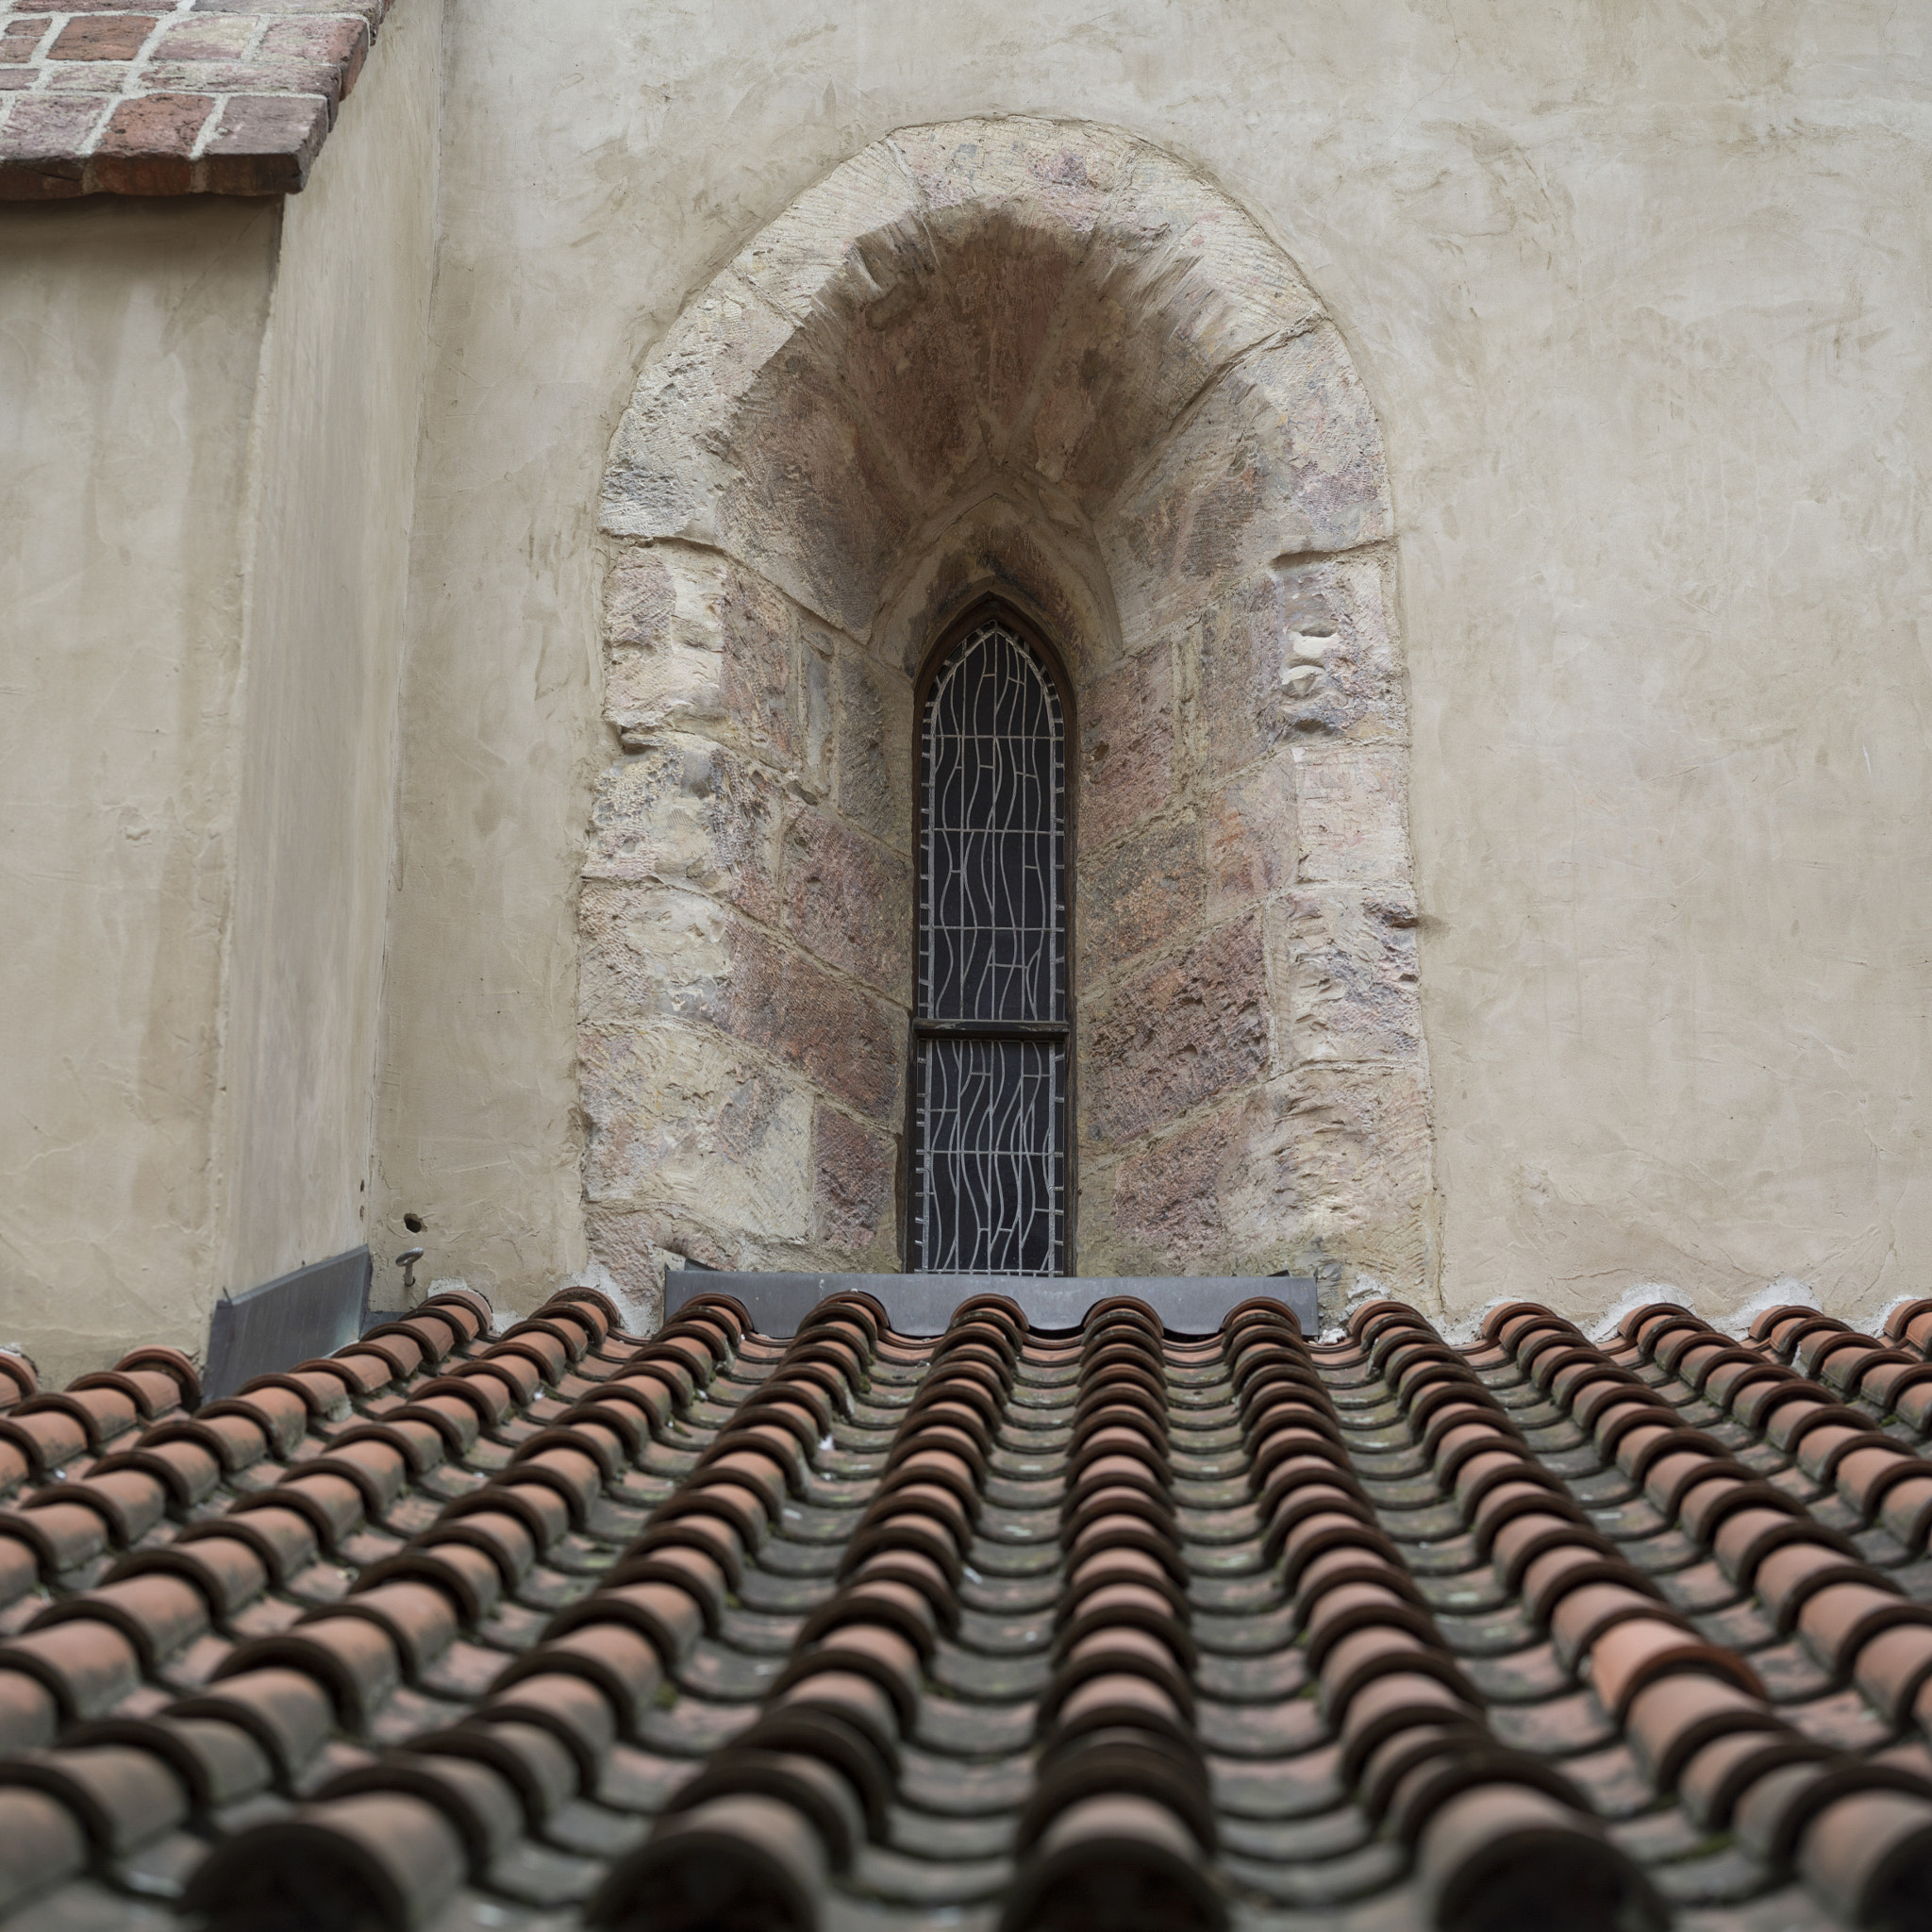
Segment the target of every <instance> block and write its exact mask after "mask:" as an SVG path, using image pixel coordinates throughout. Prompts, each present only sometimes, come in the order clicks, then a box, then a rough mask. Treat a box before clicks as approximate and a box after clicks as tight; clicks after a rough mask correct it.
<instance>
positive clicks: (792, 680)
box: [718, 570, 799, 765]
mask: <svg viewBox="0 0 1932 1932" xmlns="http://www.w3.org/2000/svg"><path fill="white" fill-rule="evenodd" d="M719 618H720V621H721V627H722V632H723V639H724V664H723V667H722V669H721V671H720V673H719V678H718V695H719V698H720V700H721V701H722V703H723V705H724V713H725V716H726V717H727V718H728V719H729V720H730V721H731V723H732V724H734V725H735V726H736V727H737V730H738V733H739V734H740V739H741V742H742V743H743V744H744V745H745V746H746V747H747V748H748V749H751V750H754V751H757V752H760V753H762V754H763V755H764V756H765V757H767V758H770V759H771V760H772V761H773V762H774V763H775V764H780V765H789V764H792V763H795V762H796V760H797V758H798V753H799V731H798V712H797V707H796V705H795V703H794V702H793V694H794V691H795V690H796V686H797V681H798V679H797V674H796V672H795V670H794V669H793V659H794V657H795V647H794V641H793V637H792V622H791V607H790V606H789V605H788V604H787V603H786V602H785V600H784V598H783V597H781V596H780V595H779V594H778V592H777V591H774V590H773V589H772V587H771V586H770V585H769V584H767V583H763V582H761V581H760V580H759V579H758V577H755V576H753V575H751V573H750V572H748V571H741V570H733V571H730V572H727V573H726V575H725V580H724V601H723V602H722V604H721V605H720V607H719Z"/></svg>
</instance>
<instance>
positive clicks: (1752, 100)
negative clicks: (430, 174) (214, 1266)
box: [377, 0, 1932, 1313]
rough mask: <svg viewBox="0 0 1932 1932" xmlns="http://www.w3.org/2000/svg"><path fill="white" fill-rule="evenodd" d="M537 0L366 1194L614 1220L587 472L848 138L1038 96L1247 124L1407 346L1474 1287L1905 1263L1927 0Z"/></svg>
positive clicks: (479, 110) (1857, 1297) (1269, 174)
mask: <svg viewBox="0 0 1932 1932" xmlns="http://www.w3.org/2000/svg"><path fill="white" fill-rule="evenodd" d="M546 22H547V24H546V31H545V33H544V34H543V35H542V36H541V37H539V36H533V35H531V34H530V32H529V31H528V25H527V14H526V10H525V9H524V8H520V7H518V6H515V5H512V4H510V0H475V4H473V5H471V6H469V7H467V8H464V10H463V12H462V14H461V16H460V19H459V20H458V21H457V23H456V24H455V25H454V28H453V32H452V36H451V42H450V58H449V64H448V69H447V75H446V87H447V94H446V101H447V115H446V123H445V125H446V139H445V145H444V150H443V160H442V165H443V199H442V221H443V225H444V242H443V249H442V254H441V267H440V279H439V287H438V294H437V301H436V308H435V322H434V332H435V347H436V363H435V371H434V374H433V376H432V380H431V386H430V392H429V396H428V402H427V412H426V416H425V444H424V462H423V467H422V470H421V473H420V478H419V497H418V508H417V519H418V525H417V527H418V541H417V544H416V547H415V552H414V556H413V560H412V571H413V577H412V585H413V590H412V640H411V658H410V663H409V667H408V674H407V676H408V691H407V701H406V719H407V724H406V732H407V737H406V747H407V758H406V776H405V791H404V797H405V826H406V837H405V842H404V848H403V852H402V857H401V862H400V868H399V874H398V896H397V900H396V905H395V916H394V920H393V924H392V929H391V977H390V1000H389V1006H388V1018H387V1023H386V1045H385V1049H384V1061H383V1093H382V1119H381V1153H380V1170H379V1182H378V1186H377V1196H378V1208H379V1211H380V1212H381V1213H382V1214H383V1215H385V1216H389V1217H399V1216H400V1214H401V1212H402V1211H403V1210H404V1209H406V1208H415V1209H417V1210H419V1211H422V1212H424V1213H425V1214H426V1215H427V1216H428V1217H429V1221H430V1224H431V1241H432V1247H433V1258H436V1259H437V1261H438V1265H446V1266H448V1267H450V1268H451V1269H455V1268H457V1267H460V1268H461V1269H462V1270H463V1272H465V1273H467V1274H469V1275H470V1277H471V1278H472V1279H473V1280H475V1281H477V1282H478V1283H479V1284H482V1285H487V1286H489V1287H491V1289H492V1290H493V1291H503V1292H507V1293H508V1295H509V1296H510V1297H511V1298H513V1299H521V1300H528V1299H530V1298H532V1297H534V1296H535V1295H536V1294H537V1293H539V1292H540V1291H541V1289H542V1288H543V1287H544V1286H545V1285H547V1284H548V1283H549V1282H550V1281H552V1280H553V1279H554V1278H555V1277H556V1276H557V1274H559V1273H561V1272H562V1271H564V1270H566V1269H570V1268H574V1267H575V1266H578V1265H580V1264H581V1262H582V1259H583V1257H584V1247H583V1235H582V1217H581V1210H580V1207H579V1189H580V1169H579V1156H580V1133H579V1123H578V1122H577V1120H576V1118H575V1104H576V1088H575V1054H574V1041H573V1028H572V1020H573V1015H574V1011H575V958H574V934H573V924H574V922H573V921H572V920H571V919H570V918H569V917H567V916H565V908H567V907H568V906H569V904H570V903H571V900H572V896H573V893H574V891H575V885H574V878H575V872H576V869H577V866H578V864H579V861H580V859H581V857H582V853H583V849H584V844H583V841H584V838H585V830H586V826H587V824H588V821H589V807H590V797H591V777H592V774H593V773H594V772H595V771H596V770H597V769H598V768H599V767H600V766H601V765H602V764H603V763H604V762H605V761H606V759H607V758H608V756H609V753H610V750H611V746H610V743H609V739H608V735H607V733H606V730H605V727H604V726H603V725H602V724H600V722H599V719H598V687H599V667H598V651H597V641H598V609H597V603H598V590H599V585H600V582H601V577H602V559H601V558H600V556H599V554H598V548H597V541H596V540H595V538H594V536H593V534H592V532H593V529H594V523H595V497H596V483H597V477H598V475H599V473H600V470H601V467H602V463H603V459H604V453H605V451H606V448H607V446H608V440H609V436H610V433H611V431H612V429H613V427H614V426H615V424H616V422H617V418H618V415H619V412H620V411H621V410H622V408H624V406H625V401H626V399H627V398H628V396H629V394H630V391H631V386H632V383H633V380H634V378H635V375H636V372H637V370H638V368H639V366H640V364H641V360H642V358H643V355H644V352H645V351H646V349H647V348H648V347H649V345H650V344H651V343H652V341H654V340H656V339H657V337H658V335H659V334H660V333H661V332H662V331H663V330H664V329H665V328H666V327H667V326H668V325H669V324H670V323H671V321H672V320H673V318H674V317H675V315H676V313H677V312H678V309H679V308H680V306H681V305H682V303H683V302H684V301H685V299H686V298H687V296H688V295H690V294H691V292H692V291H695V290H697V289H699V288H701V287H702V286H703V285H704V284H705V283H706V281H708V278H709V277H710V275H712V274H713V273H714V272H715V270H716V269H717V268H718V267H719V266H720V264H721V263H722V262H723V261H724V260H725V259H727V258H729V257H730V255H731V254H732V253H733V252H734V251H735V250H736V248H737V247H738V246H739V245H740V244H741V242H742V241H743V240H744V239H745V238H746V237H747V236H748V235H749V234H751V233H752V232H753V231H754V230H755V229H756V228H757V227H758V225H760V224H762V223H763V222H764V221H766V220H768V219H769V218H770V217H771V216H772V215H773V214H774V213H775V212H776V211H777V210H778V209H780V208H783V207H784V206H785V205H786V204H787V203H788V202H789V201H791V199H792V198H794V197H795V196H796V195H797V194H798V193H799V192H802V191H803V190H804V189H805V188H806V187H807V186H808V185H809V183H810V182H811V181H813V180H814V179H815V178H817V177H818V176H819V175H822V174H824V172H825V171H826V170H828V169H829V168H830V167H832V166H833V165H834V164H835V163H836V162H838V161H839V160H841V158H844V157H846V156H848V155H850V154H853V153H855V152H857V151H858V149H860V148H862V147H863V146H865V145H866V143H867V142H870V141H872V140H874V139H875V138H876V137H877V136H879V135H881V134H883V133H885V132H887V131H889V130H891V129H892V128H894V127H898V126H902V125H908V124H914V123H923V122H929V121H936V120H940V119H943V118H947V117H954V116H960V115H967V114H976V113H987V112H993V113H997V112H1002V111H1011V112H1022V111H1024V112H1035V113H1045V114H1051V115H1054V116H1064V117H1074V118H1087V119H1091V120H1094V121H1099V122H1105V123H1110V124H1114V125H1120V126H1123V127H1124V128H1126V129H1128V130H1130V131H1131V132H1133V133H1136V134H1139V135H1142V136H1144V137H1146V138H1148V139H1150V140H1153V141H1156V142H1161V143H1163V144H1166V145H1168V146H1170V147H1171V148H1173V149H1174V150H1175V151H1176V152H1177V153H1179V154H1180V155H1181V156H1183V157H1184V158H1187V159H1188V160H1189V161H1191V163H1193V164H1195V165H1198V166H1200V167H1202V168H1204V169H1206V170H1207V171H1208V172H1209V173H1210V174H1211V175H1213V176H1215V177H1216V178H1217V179H1218V180H1219V181H1220V182H1221V183H1222V184H1223V185H1224V187H1225V188H1226V189H1227V190H1228V191H1229V192H1232V193H1233V194H1234V195H1235V196H1236V198H1237V199H1239V200H1241V202H1243V203H1244V204H1245V205H1246V206H1247V207H1248V208H1251V209H1252V210H1253V211H1254V212H1255V213H1256V214H1257V216H1258V217H1259V219H1260V220H1261V221H1262V223H1263V224H1264V225H1266V226H1267V227H1268V228H1269V229H1270V230H1271V231H1272V232H1273V233H1274V234H1275V235H1276V236H1277V237H1278V238H1279V239H1280V241H1281V242H1282V243H1283V245H1284V246H1285V247H1286V248H1287V250H1288V252H1289V254H1290V256H1291V258H1293V260H1294V261H1295V262H1296V263H1297V265H1298V266H1299V267H1300V269H1301V270H1302V272H1303V273H1304V274H1305V275H1307V277H1308V279H1309V280H1310V281H1311V282H1312V284H1313V285H1314V287H1315V289H1316V291H1317V293H1318V294H1319V295H1320V297H1321V299H1322V301H1323V303H1324V307H1325V308H1327V309H1328V311H1329V312H1330V313H1331V314H1332V315H1333V316H1335V318H1336V319H1337V321H1338V322H1339V324H1340V325H1341V327H1342V329H1343V330H1344V332H1345V333H1346V334H1347V335H1348V337H1349V340H1350V343H1351V347H1352V348H1353V350H1354V352H1355V355H1356V359H1357V367H1358V368H1359V369H1360V371H1361V373H1362V375H1363V376H1364V378H1365V380H1366V381H1367V382H1368V384H1369V386H1370V388H1371V391H1372V392H1373V394H1374V400H1375V403H1376V407H1377V410H1378V413H1379V415H1380V418H1381V423H1382V427H1383V433H1384V438H1385V441H1386V447H1387V454H1388V459H1389V466H1390V473H1391V488H1392V493H1393V497H1394V501H1395V507H1396V515H1397V521H1398V526H1399V528H1400V529H1401V531H1402V532H1403V536H1402V539H1401V543H1400V555H1399V559H1398V587H1399V588H1398V596H1399V600H1400V605H1401V611H1402V619H1403V629H1404V633H1405V636H1406V639H1407V659H1408V670H1409V679H1410V692H1409V695H1410V705H1411V712H1412V717H1413V722H1414V731H1415V759H1414V772H1413V780H1412V788H1411V799H1410V806H1411V816H1412V826H1413V834H1414V840H1415V846H1416V855H1417V861H1418V871H1419V885H1420V891H1421V902H1422V914H1423V938H1422V975H1423V988H1424V1021H1425V1027H1426V1032H1427V1036H1428V1044H1429V1052H1430V1057H1431V1060H1432V1064H1433V1068H1434V1079H1435V1091H1436V1101H1435V1128H1436V1134H1437V1141H1438V1176H1439V1181H1440V1184H1441V1190H1442V1193H1443V1197H1444V1203H1443V1205H1444V1215H1443V1221H1442V1267H1441V1291H1442V1295H1443V1298H1444V1300H1445V1301H1446V1303H1447V1304H1448V1306H1449V1307H1450V1308H1451V1309H1452V1310H1455V1309H1466V1308H1469V1307H1474V1306H1476V1305H1478V1304H1480V1303H1481V1302H1482V1301H1484V1300H1485V1299H1487V1298H1489V1297H1491V1296H1493V1295H1499V1294H1503V1293H1520V1294H1538V1295H1542V1294H1548V1295H1552V1296H1554V1298H1555V1299H1557V1301H1558V1302H1559V1303H1561V1304H1563V1305H1564V1306H1566V1307H1573V1308H1579V1309H1587V1308H1591V1307H1601V1306H1603V1305H1604V1304H1606V1303H1607V1302H1608V1301H1610V1300H1611V1299H1613V1298H1614V1297H1615V1296H1616V1295H1617V1294H1618V1293H1620V1292H1621V1291H1623V1290H1624V1289H1625V1288H1627V1287H1629V1286H1631V1285H1633V1284H1635V1283H1638V1282H1641V1281H1644V1280H1664V1281H1669V1282H1673V1283H1675V1284H1676V1285H1678V1286H1680V1287H1682V1288H1683V1289H1685V1290H1686V1291H1690V1292H1691V1293H1693V1294H1694V1295H1696V1296H1697V1297H1698V1298H1699V1299H1700V1300H1701V1301H1702V1302H1704V1303H1705V1305H1707V1306H1710V1307H1715V1306H1718V1305H1722V1304H1725V1303H1729V1302H1735V1301H1736V1300H1738V1299H1740V1298H1741V1297H1743V1296H1745V1295H1746V1294H1748V1293H1749V1292H1750V1291H1752V1290H1753V1289H1754V1288H1756V1287H1757V1286H1760V1285H1762V1284H1763V1283H1765V1282H1766V1281H1768V1280H1770V1279H1771V1278H1773V1277H1775V1276H1790V1277H1796V1278H1799V1279H1802V1280H1807V1281H1809V1282H1812V1283H1814V1284H1815V1285H1816V1287H1817V1288H1818V1290H1819V1291H1820V1292H1821V1293H1822V1294H1823V1295H1824V1298H1825V1300H1826V1302H1827V1303H1828V1304H1829V1305H1831V1306H1833V1307H1839V1308H1841V1309H1842V1310H1844V1311H1845V1312H1848V1313H1849V1312H1858V1311H1862V1310H1867V1309H1869V1308H1870V1307H1873V1306H1874V1304H1877V1303H1881V1302H1882V1301H1883V1300H1885V1299H1886V1298H1887V1297H1888V1296H1889V1295H1890V1294H1892V1293H1894V1292H1899V1291H1904V1290H1905V1289H1906V1288H1907V1287H1916V1286H1919V1285H1920V1284H1921V1283H1922V1282H1923V1275H1924V1264H1925V1257H1926V1256H1927V1254H1928V1253H1932V1244H1928V1238H1932V1225H1928V1213H1927V1205H1926V1203H1927V1195H1926V1189H1925V1184H1924V1181H1923V1180H1922V1179H1921V1178H1920V1174H1921V1173H1922V1171H1923V1169H1924V1159H1923V1153H1924V1129H1923V1126H1922V1121H1923V1118H1924V1107H1923V1104H1922V1102H1921V1099H1920V1091H1921V1076H1922V1073H1923V1071H1924V1060H1925V1057H1926V1049H1927V1044H1928V1032H1927V1024H1926V1018H1925V1006H1926V1002H1925V999H1924V991H1923V982H1924V974H1925V959H1926V955H1927V950H1928V940H1932V931H1928V926H1932V915H1928V913H1927V910H1926V908H1925V906H1924V898H1923V894H1922V893H1921V891H1920V890H1919V886H1920V882H1921V881H1922V880H1923V878H1924V876H1925V872H1926V863H1927V859H1928V858H1932V853H1928V850H1927V846H1928V842H1932V841H1928V837H1927V832H1926V830H1925V826H1926V824H1927V820H1928V815H1927V813H1926V811H1925V810H1924V798H1925V796H1926V793H1927V791H1928V781H1932V759H1928V757H1927V749H1926V741H1925V721H1924V711H1925V706H1926V700H1927V696H1928V680H1927V671H1926V664H1925V658H1924V649H1923V644H1922V640H1921V625H1922V619H1921V618H1920V615H1919V613H1920V611H1921V610H1922V609H1923V608H1924V603H1925V594H1926V591H1927V589H1928V585H1927V582H1926V576H1927V571H1926V566H1925V564H1924V562H1923V561H1922V559H1921V557H1920V554H1919V545H1918V543H1917V541H1916V538H1917V534H1918V525H1919V523H1920V521H1921V520H1922V518H1923V516H1924V510H1923V508H1922V502H1923V491H1921V490H1920V488H1919V482H1918V475H1919V470H1920V467H1921V465H1922V464H1923V462H1924V458H1925V455H1926V452H1927V449H1928V423H1927V402H1926V398H1927V396H1928V394H1932V389H1928V385H1927V382H1926V374H1927V372H1926V369H1925V360H1926V336H1925V331H1924V325H1923V317H1924V313H1925V311H1926V306H1927V295H1928V289H1927V279H1928V275H1927V271H1928V265H1932V242H1928V238H1927V233H1926V229H1925V225H1924V220H1923V208H1924V202H1925V196H1926V191H1927V187H1928V181H1927V175H1928V168H1927V154H1928V145H1927V136H1926V124H1925V119H1924V108H1925V104H1926V93H1927V47H1926V44H1925V42H1926V35H1927V32H1928V28H1927V26H1926V24H1925V22H1924V16H1923V15H1921V14H1915V13H1914V12H1913V11H1912V10H1911V9H1898V8H1892V7H1890V6H1889V5H1878V4H1856V0H1840V4H1836V5H1833V6H1832V7H1829V8H1797V7H1786V6H1780V7H1773V8H1763V7H1745V6H1742V5H1735V6H1728V7H1724V8H1718V9H1710V8H1691V7H1690V6H1688V5H1666V4H1635V0H1632V4H1617V5H1614V6H1612V5H1608V4H1603V5H1596V6H1585V5H1574V6H1570V7H1559V8H1552V7H1549V6H1546V5H1542V4H1538V0H1517V4H1512V5H1503V6H1486V7H1484V6H1475V5H1434V6H1424V5H1409V6H1402V5H1394V6H1388V7H1382V8H1372V9H1363V8H1360V7H1357V6H1353V5H1346V4H1343V0H1291V4H1281V0H1266V4H1263V0H1231V4H1228V5H1224V6H1221V7H1218V8H1188V9H1177V8H1173V7H1171V6H1168V5H1164V4H1160V5H1157V4H1153V0H1119V4H1111V5H1107V6H1098V5H1091V4H1078V0H1076V4H1069V5H1066V6H1060V7H1055V8H1018V7H1014V6H1012V5H1010V4H997V5H994V4H976V5H975V4H962V5H959V6H957V7H952V8H937V9H936V8H905V7H896V6H890V5H884V4H877V0H860V4H848V5H842V6H839V7H836V8H833V7H825V6H813V5H809V4H808V5H805V6H803V7H800V6H790V7H785V8H777V7H772V6H760V5H750V4H739V5H731V6H725V7H719V8H708V9H695V8H678V7H671V8H651V9H641V10H640V9H635V8H608V7H604V6H601V5H593V4H591V0H557V4H556V5H555V6H554V7H553V8H551V9H550V10H549V13H548V15H547V16H546ZM508 130H513V134H511V133H508V132H507V131H508ZM398 1231H399V1230H398ZM445 1256H446V1257H448V1259H447V1261H446V1262H444V1261H443V1260H442V1259H441V1257H445Z"/></svg>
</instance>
